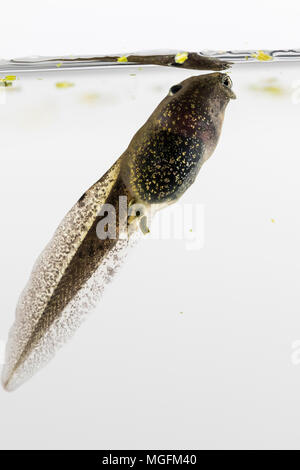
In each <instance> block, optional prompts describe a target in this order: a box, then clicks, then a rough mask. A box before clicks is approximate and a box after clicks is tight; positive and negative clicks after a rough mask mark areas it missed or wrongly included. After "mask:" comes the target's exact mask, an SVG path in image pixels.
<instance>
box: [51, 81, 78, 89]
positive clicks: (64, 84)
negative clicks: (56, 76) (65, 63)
mask: <svg viewBox="0 0 300 470" xmlns="http://www.w3.org/2000/svg"><path fill="white" fill-rule="evenodd" d="M55 86H56V88H70V87H72V86H74V83H71V82H57V83H56V84H55Z"/></svg>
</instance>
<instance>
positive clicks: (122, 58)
mask: <svg viewBox="0 0 300 470" xmlns="http://www.w3.org/2000/svg"><path fill="white" fill-rule="evenodd" d="M118 62H128V59H127V57H126V56H125V55H123V56H122V57H118Z"/></svg>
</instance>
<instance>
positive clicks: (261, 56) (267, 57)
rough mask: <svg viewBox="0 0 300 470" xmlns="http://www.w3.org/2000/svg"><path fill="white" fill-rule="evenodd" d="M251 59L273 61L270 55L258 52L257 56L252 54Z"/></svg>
mask: <svg viewBox="0 0 300 470" xmlns="http://www.w3.org/2000/svg"><path fill="white" fill-rule="evenodd" d="M251 57H254V59H257V60H262V61H264V60H273V57H271V56H270V55H269V54H266V53H265V52H264V51H257V52H256V53H255V54H251Z"/></svg>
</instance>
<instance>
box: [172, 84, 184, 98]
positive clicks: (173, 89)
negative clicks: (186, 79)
mask: <svg viewBox="0 0 300 470" xmlns="http://www.w3.org/2000/svg"><path fill="white" fill-rule="evenodd" d="M181 88H182V85H173V86H172V87H171V88H170V93H169V94H170V95H171V96H173V95H175V93H177V91H179V90H181Z"/></svg>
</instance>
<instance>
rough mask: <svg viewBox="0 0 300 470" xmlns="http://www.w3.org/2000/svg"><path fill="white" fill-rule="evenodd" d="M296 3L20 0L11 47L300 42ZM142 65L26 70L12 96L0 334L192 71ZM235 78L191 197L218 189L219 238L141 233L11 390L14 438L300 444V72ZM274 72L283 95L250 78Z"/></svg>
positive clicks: (7, 411)
mask: <svg viewBox="0 0 300 470" xmlns="http://www.w3.org/2000/svg"><path fill="white" fill-rule="evenodd" d="M299 13H300V6H299V4H298V2H291V1H290V2H288V1H286V2H284V5H283V4H282V2H274V1H272V2H264V1H259V2H255V1H252V2H251V3H250V2H249V5H248V6H247V5H246V4H244V3H242V2H233V1H226V2H219V1H218V2H214V1H210V2H200V1H195V2H194V1H185V2H178V1H172V2H171V1H164V2H161V1H160V2H157V1H152V2H133V1H131V2H130V1H129V2H128V1H127V2H121V1H120V2H116V1H112V2H110V3H108V2H99V1H95V2H92V1H85V2H74V1H72V2H71V1H70V2H67V1H59V2H58V1H57V2H56V1H52V2H50V1H48V2H46V1H44V2H37V1H27V2H14V3H6V4H5V5H2V8H1V18H0V45H1V46H0V56H1V57H3V58H11V57H17V56H25V55H32V54H40V55H52V54H78V53H86V54H92V53H110V52H123V51H125V52H126V51H136V50H140V49H159V48H163V49H165V48H172V49H174V48H175V49H176V48H179V49H184V50H189V49H190V50H197V49H199V50H200V49H213V48H217V49H229V48H233V49H238V48H247V49H248V48H254V49H256V48H259V49H261V48H283V47H297V46H299V45H300V44H299V26H298V22H299ZM132 72H134V73H135V74H136V76H135V77H132V76H130V75H129V70H122V71H121V72H120V73H118V72H110V71H105V72H101V71H93V72H91V73H89V74H88V73H79V72H78V73H70V72H68V73H67V72H63V71H59V70H58V71H56V72H54V73H47V74H45V73H44V74H40V75H34V74H28V75H26V74H24V75H20V74H19V76H18V78H19V79H20V80H18V81H17V83H16V85H15V86H16V90H14V91H13V92H8V93H7V96H6V98H7V99H6V102H5V104H3V105H0V120H1V140H0V148H1V160H0V161H1V167H0V195H1V198H0V200H1V206H0V207H1V244H0V274H1V286H2V288H1V299H0V301H1V302H0V308H1V316H0V340H1V341H5V339H6V336H7V333H8V329H9V327H10V325H11V323H12V321H13V315H14V307H15V304H16V302H17V298H18V295H19V293H20V291H21V289H22V288H23V286H24V285H25V283H26V280H27V278H28V275H29V273H30V270H31V267H32V264H33V261H34V259H35V258H36V257H37V255H38V254H39V253H40V251H41V250H42V248H43V247H44V245H45V244H46V242H47V241H48V239H49V237H50V236H51V235H52V233H53V231H54V229H55V227H56V226H57V225H58V223H59V221H60V220H61V218H62V217H63V216H64V214H65V213H66V211H67V210H68V209H69V208H70V207H71V206H72V204H73V203H74V202H75V201H76V200H77V199H78V197H79V196H80V195H81V194H82V193H83V192H84V190H85V189H86V188H87V187H89V186H90V185H91V184H92V183H93V182H94V181H96V180H97V179H98V178H99V177H100V176H101V175H102V174H103V173H104V171H105V170H106V169H107V168H108V167H109V166H110V165H111V163H112V162H113V161H114V160H115V159H116V158H117V157H118V156H119V155H120V154H121V152H122V151H123V150H124V149H125V148H126V146H127V144H128V142H129V140H130V138H131V136H132V135H133V133H134V132H135V131H136V130H137V129H138V128H139V127H140V126H141V124H143V122H144V121H145V119H146V118H147V117H148V116H149V114H150V113H151V112H152V110H153V109H154V107H155V106H156V104H157V103H158V102H159V101H160V100H161V99H162V98H163V97H164V95H165V94H166V92H167V90H168V88H169V87H170V85H172V84H174V83H176V82H177V81H179V80H182V79H183V78H185V77H187V76H189V75H191V72H189V71H178V70H165V69H162V70H160V69H147V70H146V69H143V70H142V71H140V70H137V69H135V70H132ZM231 76H232V79H233V82H234V90H235V91H236V93H237V96H238V99H237V100H236V101H235V102H232V103H230V104H229V107H228V110H227V114H226V118H225V125H224V129H223V134H222V138H221V141H220V144H219V146H218V148H217V151H216V153H215V155H214V156H213V157H212V159H211V160H210V161H209V162H207V164H206V165H205V167H204V168H203V169H202V170H201V173H200V174H199V177H198V179H197V182H196V183H195V185H194V186H193V187H192V188H191V189H190V190H189V191H188V193H187V194H186V195H185V196H184V198H183V199H182V202H181V203H182V204H184V203H192V204H197V203H201V204H204V206H205V245H204V248H203V249H202V250H199V251H192V252H191V251H187V250H186V246H185V243H184V242H182V241H174V240H173V241H168V242H167V241H161V240H144V242H143V243H142V244H141V245H140V246H139V247H137V248H136V251H135V252H132V254H131V257H130V258H129V259H128V262H127V263H126V266H124V268H123V270H122V272H121V273H120V275H119V276H118V277H117V279H116V280H115V282H114V283H113V284H112V285H111V286H110V288H109V289H108V291H107V293H106V295H105V296H104V298H103V301H102V302H101V305H99V308H98V309H97V311H96V312H95V314H94V315H93V316H91V318H90V319H89V321H88V322H86V323H85V324H84V326H83V327H82V328H81V330H80V331H79V332H78V334H77V335H76V337H75V338H74V339H73V341H72V342H70V343H69V344H68V345H67V346H66V347H65V348H64V349H63V350H62V351H60V352H59V354H58V355H57V356H56V358H55V359H54V361H53V362H52V363H51V364H50V365H49V366H48V367H47V368H45V369H44V370H43V371H41V372H40V373H39V374H38V375H37V376H36V377H34V379H32V380H31V381H30V382H28V383H27V384H26V385H24V386H23V387H22V388H20V389H19V390H18V391H16V392H14V393H12V394H7V393H6V392H4V391H1V392H0V447H1V448H12V449H14V448H25V449H28V448H33V449H37V448H62V449H64V448H72V449H73V448H86V449H88V448H98V449H116V448H121V449H129V448H134V449H136V448H141V449H143V448H148V449H151V448H152V449H155V448H157V449H159V448H161V449H163V448H168V449H176V448H179V449H184V448H194V449H200V448H290V447H291V448H299V442H300V441H299V439H300V431H299V418H300V405H299V392H300V365H299V354H298V352H297V351H298V348H299V344H298V343H296V341H298V340H300V312H299V300H300V299H299V278H300V269H299V261H300V259H299V258H300V257H299V229H300V226H299V199H300V192H299V191H300V190H299V156H300V155H299V139H298V132H299V112H300V104H296V103H294V102H293V100H292V96H293V95H292V93H293V91H292V86H293V83H295V81H297V80H299V79H300V70H299V66H297V65H293V66H290V67H289V66H277V65H274V64H265V65H264V64H258V65H256V66H255V65H245V66H244V68H242V67H240V68H237V69H234V71H233V72H232V75H231ZM57 77H59V80H61V79H62V80H69V81H72V82H74V83H75V86H74V87H73V88H70V89H68V90H57V89H56V88H55V82H56V81H57V79H58V78H57ZM274 77H275V78H276V80H278V81H279V82H280V84H282V86H283V87H284V89H286V90H288V91H287V93H286V94H285V95H283V96H279V97H273V96H269V95H267V94H263V93H262V94H259V93H258V92H253V91H251V90H250V89H249V86H251V85H253V84H254V85H255V84H257V83H260V82H261V80H266V79H269V78H274ZM37 78H43V80H40V81H39V80H37ZM87 95H88V96H91V95H92V96H94V97H96V99H95V100H93V99H92V100H89V99H88V96H87ZM271 219H274V220H275V223H272V222H271ZM184 229H185V230H186V231H189V229H190V227H184ZM180 312H183V313H180Z"/></svg>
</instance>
